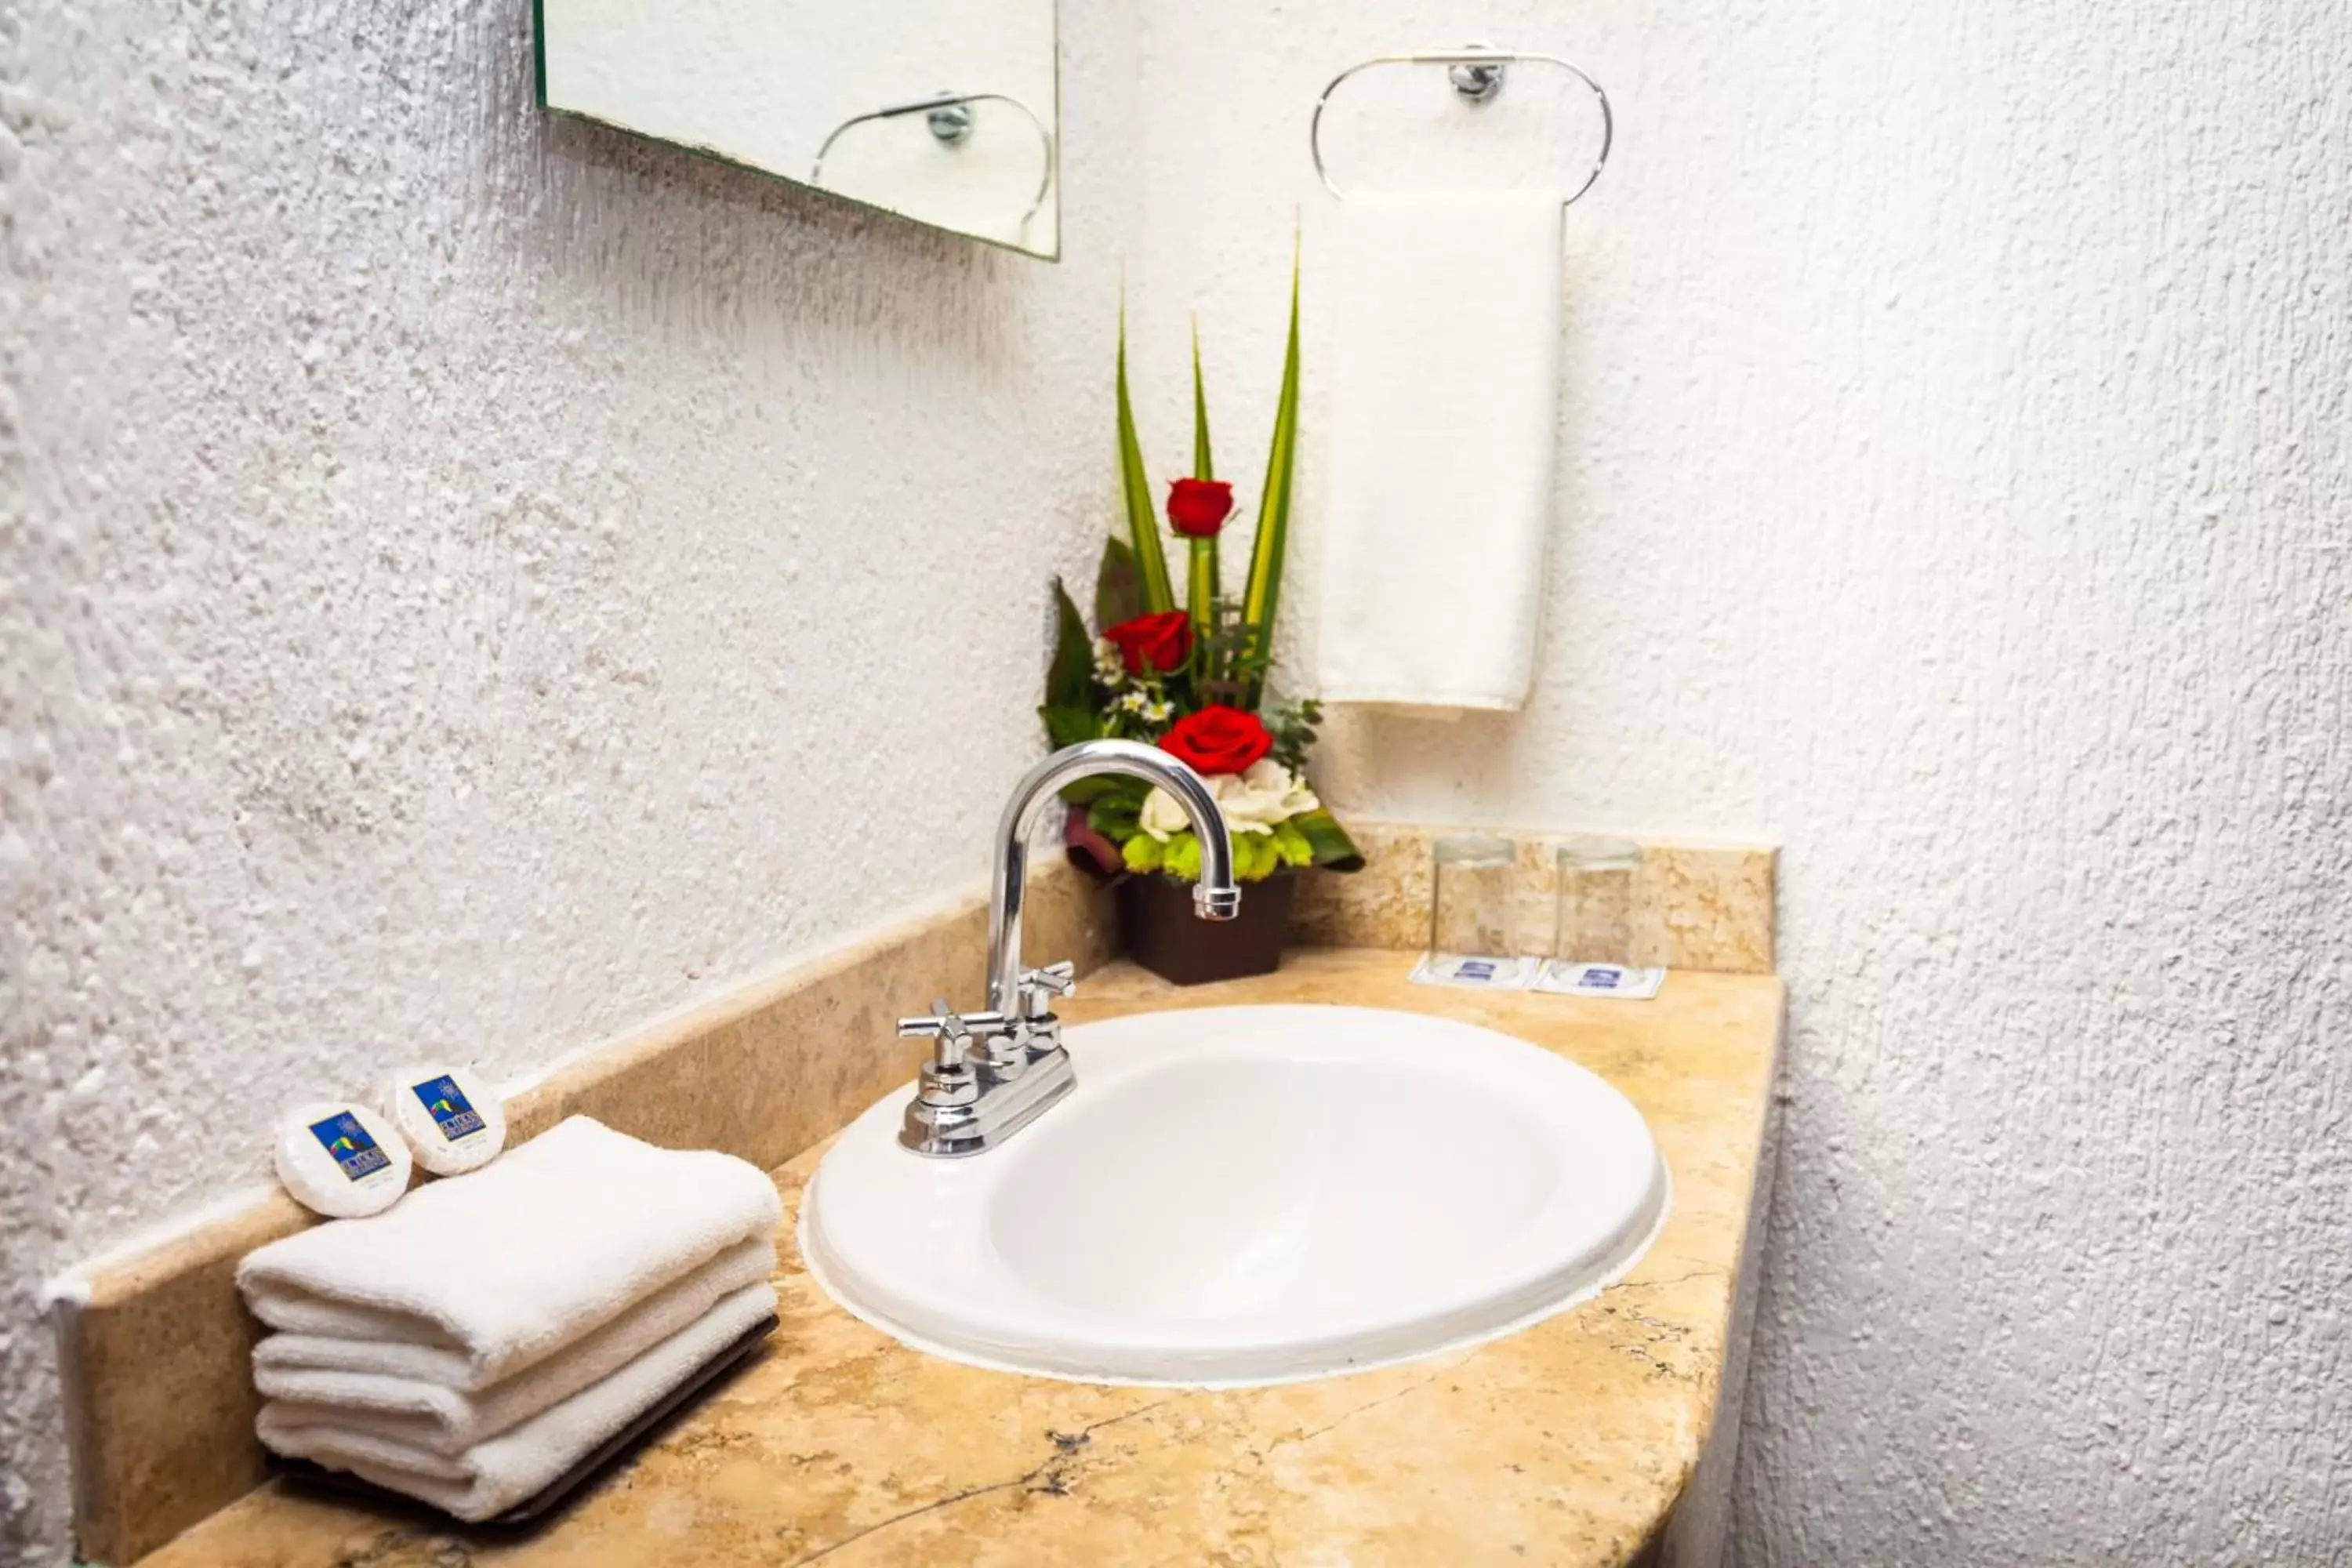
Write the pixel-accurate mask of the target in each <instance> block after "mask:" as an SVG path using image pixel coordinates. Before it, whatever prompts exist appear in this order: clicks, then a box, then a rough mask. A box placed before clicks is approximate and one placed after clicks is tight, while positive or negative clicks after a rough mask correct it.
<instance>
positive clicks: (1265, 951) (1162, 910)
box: [1118, 867, 1298, 985]
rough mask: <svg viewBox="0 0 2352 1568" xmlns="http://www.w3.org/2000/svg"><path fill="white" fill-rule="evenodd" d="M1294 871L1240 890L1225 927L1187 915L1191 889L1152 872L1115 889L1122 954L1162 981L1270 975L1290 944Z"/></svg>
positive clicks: (1182, 982)
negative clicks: (1124, 947) (1239, 903)
mask: <svg viewBox="0 0 2352 1568" xmlns="http://www.w3.org/2000/svg"><path fill="white" fill-rule="evenodd" d="M1297 889H1298V873H1297V871H1295V870H1292V869H1291V868H1288V867H1285V868H1282V869H1281V870H1279V871H1276V873H1275V874H1274V875H1273V876H1271V877H1268V878H1267V879H1265V881H1263V882H1244V883H1243V884H1242V912H1241V913H1240V914H1238V915H1235V916H1234V918H1233V919H1232V920H1229V921H1204V920H1202V919H1200V918H1199V917H1198V916H1196V915H1194V914H1193V913H1192V883H1190V882H1180V881H1178V880H1177V879H1175V878H1173V877H1162V876H1160V875H1159V874H1158V873H1157V872H1154V873H1152V874H1150V875H1148V876H1141V877H1125V878H1122V879H1120V880H1119V884H1118V925H1119V934H1120V935H1121V937H1123V938H1124V939H1125V941H1126V945H1127V955H1128V957H1129V958H1131V959H1133V960H1135V962H1136V963H1139V964H1141V965H1143V967H1144V968H1146V969H1149V970H1150V971H1151V973H1154V974H1157V975H1158V976H1160V978H1161V979H1162V980H1170V981H1173V982H1175V983H1176V984H1179V985H1205V984H1209V983H1210V982H1211V981H1215V980H1238V979H1240V978H1241V977H1242V976H1243V975H1244V974H1271V973H1274V972H1275V971H1276V969H1277V968H1279V967H1281V964H1282V949H1283V946H1284V944H1285V943H1286V942H1288V941H1289V938H1290V897H1291V895H1292V894H1293V893H1294V892H1296V891H1297Z"/></svg>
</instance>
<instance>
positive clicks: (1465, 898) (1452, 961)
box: [1429, 833, 1518, 977]
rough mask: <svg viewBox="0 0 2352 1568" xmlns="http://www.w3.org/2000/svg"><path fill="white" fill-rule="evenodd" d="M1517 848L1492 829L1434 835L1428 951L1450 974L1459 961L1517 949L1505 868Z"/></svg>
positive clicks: (1502, 956) (1489, 959)
mask: <svg viewBox="0 0 2352 1568" xmlns="http://www.w3.org/2000/svg"><path fill="white" fill-rule="evenodd" d="M1517 858H1518V847H1517V845H1515V844H1513V843H1512V842H1511V841H1510V840H1509V839H1507V838H1505V837H1501V836H1500V835H1498V834H1492V833H1464V834H1456V835H1452V836H1450V837H1444V838H1440V839H1439V840H1438V841H1437V843H1436V845H1435V847H1434V848H1433V851H1432V854H1431V865H1430V883H1429V953H1430V961H1431V963H1432V964H1433V966H1434V967H1436V968H1437V969H1439V970H1441V971H1443V972H1445V973H1447V975H1448V976H1449V977H1451V974H1452V972H1453V971H1454V970H1456V969H1459V968H1460V966H1461V965H1463V964H1464V963H1498V962H1501V961H1506V960H1508V959H1510V958H1511V957H1512V956H1513V955H1514V954H1515V953H1516V952H1517V932H1516V931H1514V930H1513V926H1512V921H1511V880H1512V879H1511V869H1512V867H1513V865H1514V864H1515V863H1516V862H1517Z"/></svg>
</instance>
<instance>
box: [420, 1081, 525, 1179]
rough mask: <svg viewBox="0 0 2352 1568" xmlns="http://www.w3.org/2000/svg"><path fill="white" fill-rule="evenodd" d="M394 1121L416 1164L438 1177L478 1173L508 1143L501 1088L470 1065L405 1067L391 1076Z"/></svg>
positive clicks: (505, 1114)
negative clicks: (493, 1087) (464, 1066)
mask: <svg viewBox="0 0 2352 1568" xmlns="http://www.w3.org/2000/svg"><path fill="white" fill-rule="evenodd" d="M392 1119H393V1120H394V1121H396V1122H398V1123H399V1125H400V1135H401V1136H402V1137H403V1138H404V1139H406V1140H407V1141H408V1147H409V1150H410V1152H413V1153H414V1154H415V1156H416V1163H418V1164H420V1165H422V1166H424V1167H425V1169H426V1170H428V1171H430V1172H432V1173H434V1174H435V1175H436V1176H456V1175H462V1174H463V1173H466V1172H467V1171H478V1170H480V1169H481V1168H482V1167H483V1166H484V1165H487V1164H488V1163H490V1162H491V1161H492V1160H494V1159H496V1158H497V1157H498V1152H499V1150H501V1149H503V1148H505V1147H506V1142H507V1113H506V1107H505V1106H504V1105H503V1104H502V1103H501V1102H500V1101H499V1094H498V1090H496V1089H492V1088H491V1087H490V1086H489V1085H488V1084H487V1083H484V1082H483V1081H482V1079H481V1077H480V1076H479V1075H478V1074H477V1073H475V1072H473V1071H472V1070H471V1069H469V1068H455V1067H442V1066H437V1065H436V1066H425V1067H413V1068H406V1069H405V1070H404V1071H403V1072H401V1073H400V1074H399V1075H398V1076H397V1077H395V1078H394V1079H393V1080H392Z"/></svg>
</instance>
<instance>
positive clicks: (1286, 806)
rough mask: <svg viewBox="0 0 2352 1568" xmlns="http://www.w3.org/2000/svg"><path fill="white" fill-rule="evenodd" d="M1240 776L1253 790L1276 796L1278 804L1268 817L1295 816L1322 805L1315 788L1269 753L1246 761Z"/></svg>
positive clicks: (1272, 819) (1274, 819) (1280, 818)
mask: <svg viewBox="0 0 2352 1568" xmlns="http://www.w3.org/2000/svg"><path fill="white" fill-rule="evenodd" d="M1242 780H1243V782H1244V783H1245V784H1248V785H1249V787H1250V789H1251V791H1252V793H1254V794H1258V795H1276V796H1278V797H1279V799H1280V805H1279V806H1278V807H1277V809H1276V811H1275V813H1274V816H1272V817H1271V818H1270V819H1269V820H1271V821H1275V822H1280V821H1282V820H1283V819H1284V818H1286V817H1292V816H1297V815H1298V814H1299V813H1301V812H1305V811H1317V810H1319V809H1321V807H1322V805H1323V803H1322V801H1320V800H1319V799H1318V798H1317V797H1316V795H1315V792H1314V791H1313V790H1311V789H1308V788H1307V781H1306V780H1305V779H1303V778H1301V777H1300V776H1299V775H1298V774H1297V773H1292V772H1291V771H1290V770H1289V769H1288V768H1286V767H1284V766H1283V765H1282V764H1281V763H1277V762H1276V761H1275V760H1274V759H1273V758H1272V757H1261V758H1259V759H1258V760H1257V761H1256V762H1255V763H1251V764H1250V765H1249V772H1247V773H1244V774H1242Z"/></svg>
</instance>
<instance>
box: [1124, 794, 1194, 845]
mask: <svg viewBox="0 0 2352 1568" xmlns="http://www.w3.org/2000/svg"><path fill="white" fill-rule="evenodd" d="M1136 820H1137V821H1139V822H1140V823H1141V824H1142V825H1143V831H1144V832H1146V833H1149V834H1150V835H1151V837H1154V838H1157V839H1158V840H1160V842H1161V843H1162V844H1165V843H1167V842H1168V840H1169V839H1171V838H1172V837H1175V836H1176V835H1177V834H1179V833H1187V832H1190V831H1191V830H1192V818H1191V817H1189V816H1185V815H1184V808H1183V807H1182V806H1181V805H1177V804H1176V797H1175V796H1174V795H1170V794H1169V793H1168V792H1167V791H1166V790H1164V789H1161V788H1160V786H1159V785H1158V784H1154V785H1152V786H1151V793H1150V795H1145V796H1144V797H1143V810H1142V812H1141V813H1140V814H1139V816H1137V819H1136Z"/></svg>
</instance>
